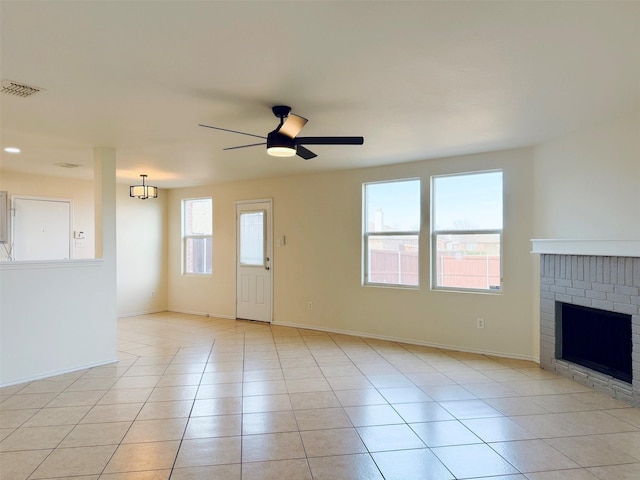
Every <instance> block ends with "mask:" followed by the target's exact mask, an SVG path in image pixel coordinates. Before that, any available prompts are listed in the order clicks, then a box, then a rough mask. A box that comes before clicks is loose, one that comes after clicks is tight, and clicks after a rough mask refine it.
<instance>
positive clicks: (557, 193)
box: [534, 109, 640, 240]
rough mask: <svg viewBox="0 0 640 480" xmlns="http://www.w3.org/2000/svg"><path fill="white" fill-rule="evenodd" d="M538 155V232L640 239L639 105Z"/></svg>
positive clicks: (541, 235) (541, 148)
mask: <svg viewBox="0 0 640 480" xmlns="http://www.w3.org/2000/svg"><path fill="white" fill-rule="evenodd" d="M534 155H535V169H534V174H535V177H534V185H535V194H534V201H535V206H536V209H535V213H534V215H535V217H534V218H535V223H534V235H535V237H536V238H569V239H572V238H575V239H593V240H637V239H640V109H636V110H634V111H631V112H629V113H628V114H627V115H624V116H622V117H619V118H617V119H614V120H612V121H610V122H607V123H604V124H600V125H596V126H594V127H593V128H590V129H588V130H584V131H581V132H577V133H575V134H573V135H569V136H566V137H563V138H561V139H558V140H556V141H553V142H548V143H544V144H542V145H539V146H537V147H536V148H535V150H534Z"/></svg>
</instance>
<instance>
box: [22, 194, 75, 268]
mask: <svg viewBox="0 0 640 480" xmlns="http://www.w3.org/2000/svg"><path fill="white" fill-rule="evenodd" d="M12 204H13V228H12V234H13V259H14V260H67V259H69V258H71V201H70V200H57V199H46V198H33V197H16V196H14V197H12Z"/></svg>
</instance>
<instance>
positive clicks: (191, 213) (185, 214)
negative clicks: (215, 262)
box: [182, 198, 213, 275]
mask: <svg viewBox="0 0 640 480" xmlns="http://www.w3.org/2000/svg"><path fill="white" fill-rule="evenodd" d="M212 210H213V202H212V200H211V198H191V199H185V200H182V251H183V259H182V272H183V273H184V274H194V275H207V274H211V271H212V243H213V212H212Z"/></svg>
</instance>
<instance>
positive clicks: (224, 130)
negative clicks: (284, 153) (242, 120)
mask: <svg viewBox="0 0 640 480" xmlns="http://www.w3.org/2000/svg"><path fill="white" fill-rule="evenodd" d="M198 126H200V127H205V128H213V129H214V130H222V131H223V132H231V133H239V134H240V135H248V136H250V137H257V138H264V139H265V140H266V139H267V137H263V136H262V135H254V134H253V133H246V132H238V131H237V130H229V129H228V128H220V127H212V126H211V125H203V124H202V123H199V124H198Z"/></svg>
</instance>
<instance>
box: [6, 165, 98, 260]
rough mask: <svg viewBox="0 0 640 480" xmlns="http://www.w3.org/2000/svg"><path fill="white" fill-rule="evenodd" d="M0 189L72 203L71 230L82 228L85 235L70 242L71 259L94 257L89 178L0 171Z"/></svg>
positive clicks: (92, 192)
mask: <svg viewBox="0 0 640 480" xmlns="http://www.w3.org/2000/svg"><path fill="white" fill-rule="evenodd" d="M0 190H6V191H8V192H9V197H11V196H12V195H29V196H35V197H46V198H61V199H67V200H72V202H73V224H72V226H71V228H72V230H77V231H83V232H84V233H85V236H86V238H85V239H84V240H82V241H81V244H82V245H81V246H80V245H76V242H74V241H72V243H71V248H72V255H73V258H74V259H83V258H94V257H95V243H96V242H95V234H94V232H95V228H94V201H93V194H94V189H93V181H91V180H75V179H69V178H64V177H50V176H41V175H29V174H25V173H19V172H12V171H6V170H3V171H2V172H1V174H0ZM5 259H6V251H5V249H4V248H3V247H2V246H0V261H3V260H5Z"/></svg>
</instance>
